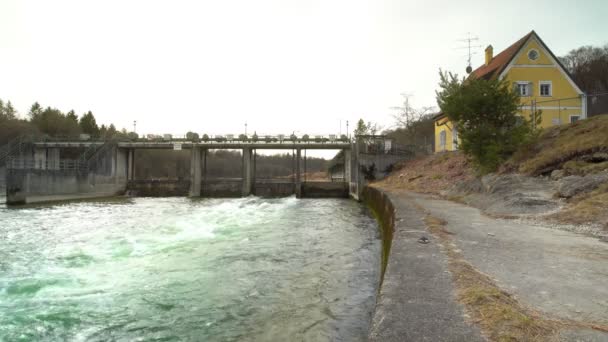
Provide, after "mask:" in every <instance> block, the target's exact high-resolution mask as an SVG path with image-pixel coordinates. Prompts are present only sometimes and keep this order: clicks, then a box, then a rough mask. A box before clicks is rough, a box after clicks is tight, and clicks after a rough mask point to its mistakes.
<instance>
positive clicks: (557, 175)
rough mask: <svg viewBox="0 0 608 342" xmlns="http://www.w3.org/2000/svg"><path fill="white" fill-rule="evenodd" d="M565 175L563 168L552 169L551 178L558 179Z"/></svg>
mask: <svg viewBox="0 0 608 342" xmlns="http://www.w3.org/2000/svg"><path fill="white" fill-rule="evenodd" d="M565 176H566V172H565V171H564V170H553V172H551V177H550V178H551V180H560V179H562V178H564V177H565Z"/></svg>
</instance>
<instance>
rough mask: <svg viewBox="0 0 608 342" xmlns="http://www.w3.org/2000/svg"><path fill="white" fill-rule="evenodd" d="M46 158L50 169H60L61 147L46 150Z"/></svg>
mask: <svg viewBox="0 0 608 342" xmlns="http://www.w3.org/2000/svg"><path fill="white" fill-rule="evenodd" d="M46 160H47V167H48V169H49V170H59V149H58V148H48V149H47V151H46Z"/></svg>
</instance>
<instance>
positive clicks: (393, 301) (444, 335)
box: [370, 194, 484, 342]
mask: <svg viewBox="0 0 608 342" xmlns="http://www.w3.org/2000/svg"><path fill="white" fill-rule="evenodd" d="M389 197H390V198H391V201H392V202H393V205H394V207H395V212H396V217H395V232H394V235H393V243H392V247H391V252H390V257H389V262H388V266H387V269H386V273H385V275H384V283H383V285H382V288H381V290H380V294H379V296H378V302H377V306H376V312H375V314H374V319H373V323H372V330H371V333H370V340H371V341H383V342H391V341H399V342H401V341H433V342H441V341H471V342H475V341H483V340H484V339H483V338H482V337H481V333H480V331H479V329H478V328H477V327H475V326H473V325H471V324H469V323H467V317H466V316H465V314H464V308H463V307H462V305H460V304H458V303H457V302H456V300H455V294H454V287H453V284H452V280H451V276H450V273H449V272H448V268H447V259H446V256H445V255H444V254H443V253H442V252H441V251H440V250H439V246H438V245H435V244H432V243H431V244H427V245H422V244H419V243H418V242H417V240H418V239H419V238H420V237H421V236H423V235H424V236H428V237H430V234H429V233H428V232H427V231H426V226H425V224H424V222H423V219H424V213H423V212H421V211H420V210H418V209H416V208H415V207H414V206H413V205H412V203H411V199H406V198H403V197H402V196H393V195H391V194H389Z"/></svg>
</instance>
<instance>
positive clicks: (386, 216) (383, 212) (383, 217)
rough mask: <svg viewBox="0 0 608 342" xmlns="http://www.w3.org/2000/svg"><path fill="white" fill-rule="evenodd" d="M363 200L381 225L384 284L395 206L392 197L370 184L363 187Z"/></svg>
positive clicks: (382, 276) (393, 225)
mask: <svg viewBox="0 0 608 342" xmlns="http://www.w3.org/2000/svg"><path fill="white" fill-rule="evenodd" d="M361 200H362V201H363V203H365V205H367V206H368V207H369V208H370V209H371V210H372V212H373V214H374V216H375V217H376V220H378V223H379V225H380V233H381V235H382V265H381V273H380V274H381V279H380V284H382V280H383V279H384V273H385V271H386V266H387V265H388V258H389V255H390V251H391V244H392V241H393V231H394V229H395V207H394V206H393V203H392V202H391V200H390V198H389V197H388V196H387V195H386V194H385V193H384V192H382V191H380V190H378V189H376V188H372V187H369V186H366V187H364V188H363V191H362V192H361Z"/></svg>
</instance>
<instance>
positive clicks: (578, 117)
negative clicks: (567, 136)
mask: <svg viewBox="0 0 608 342" xmlns="http://www.w3.org/2000/svg"><path fill="white" fill-rule="evenodd" d="M580 118H581V116H580V115H570V123H575V122H577V121H578V120H580Z"/></svg>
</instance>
